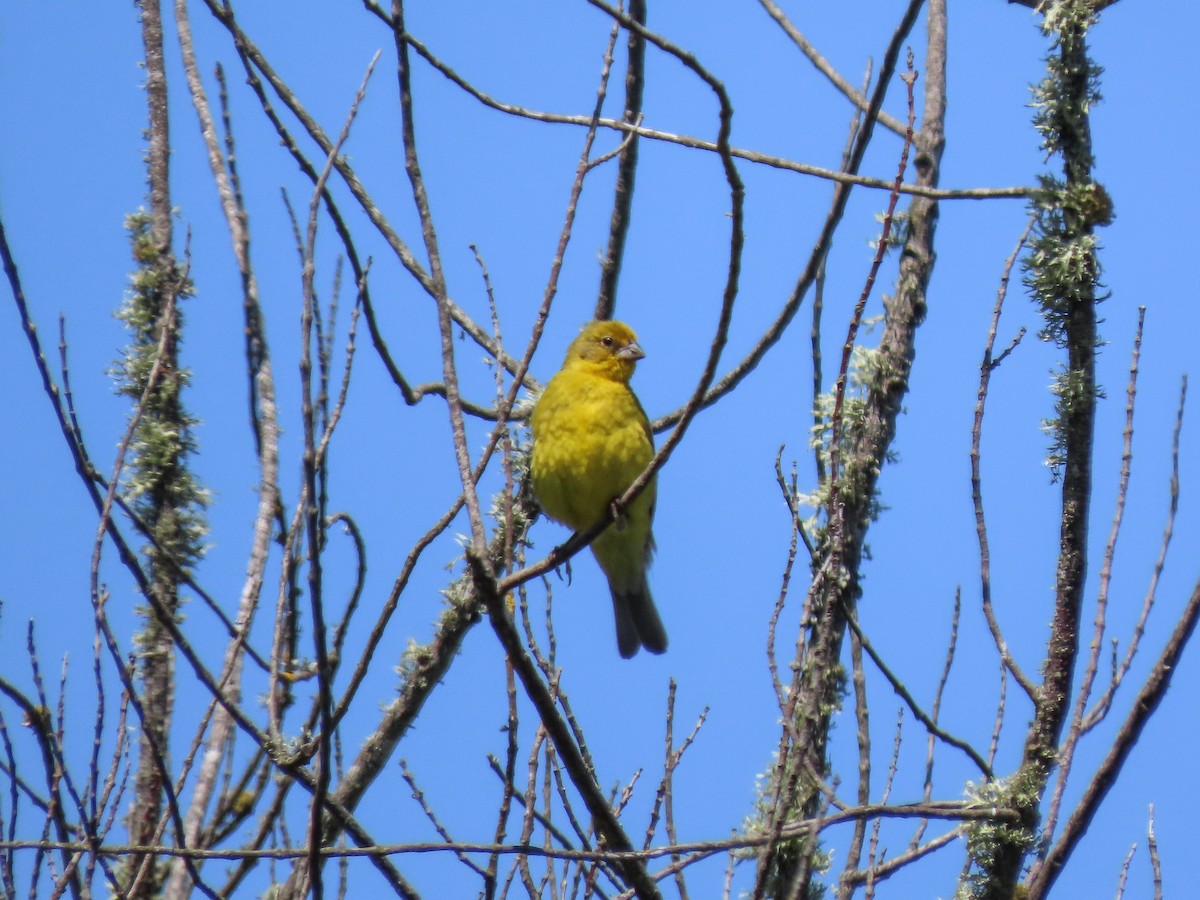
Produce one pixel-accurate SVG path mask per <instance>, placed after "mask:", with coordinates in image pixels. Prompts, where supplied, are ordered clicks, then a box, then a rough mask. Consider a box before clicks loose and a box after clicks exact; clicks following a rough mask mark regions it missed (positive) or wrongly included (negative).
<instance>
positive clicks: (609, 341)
mask: <svg viewBox="0 0 1200 900" xmlns="http://www.w3.org/2000/svg"><path fill="white" fill-rule="evenodd" d="M600 343H602V344H603V345H604V346H605V347H611V346H612V345H613V339H612V338H611V337H602V338H600Z"/></svg>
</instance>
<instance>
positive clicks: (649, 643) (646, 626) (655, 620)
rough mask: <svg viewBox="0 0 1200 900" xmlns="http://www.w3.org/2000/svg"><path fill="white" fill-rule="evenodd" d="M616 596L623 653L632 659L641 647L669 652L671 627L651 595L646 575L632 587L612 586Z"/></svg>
mask: <svg viewBox="0 0 1200 900" xmlns="http://www.w3.org/2000/svg"><path fill="white" fill-rule="evenodd" d="M610 586H611V585H610ZM612 598H613V615H614V616H615V618H616V621H617V649H618V650H619V651H620V653H621V656H623V657H625V658H626V659H628V658H629V657H631V656H633V655H634V654H635V653H637V652H638V649H639V648H641V647H645V648H646V649H647V650H649V651H650V652H651V653H665V652H666V650H667V629H666V628H664V627H663V623H662V619H661V618H659V615H658V610H657V609H655V607H654V598H653V597H651V596H650V588H649V586H647V584H646V581H645V579H644V578H643V579H642V580H641V583H640V584H638V585H636V586H634V587H632V588H629V589H625V590H618V589H616V588H615V587H614V588H612Z"/></svg>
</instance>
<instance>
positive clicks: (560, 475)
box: [531, 321, 667, 658]
mask: <svg viewBox="0 0 1200 900" xmlns="http://www.w3.org/2000/svg"><path fill="white" fill-rule="evenodd" d="M645 355H646V354H645V353H643V352H642V348H641V347H640V346H638V342H637V335H635V334H634V333H633V329H632V328H630V327H629V326H628V325H625V324H624V323H622V322H608V321H596V322H589V323H588V324H587V325H585V326H584V327H583V330H582V331H581V332H580V333H579V337H577V338H575V340H574V341H572V342H571V346H570V347H568V348H567V357H566V359H565V360H563V366H562V369H560V370H559V372H558V374H557V375H555V376H554V377H553V378H551V379H550V383H549V384H547V385H546V389H545V390H544V391H543V392H542V396H541V397H540V398H539V399H538V402H537V406H536V407H534V410H533V419H532V422H531V424H532V427H533V461H532V464H531V470H532V476H533V492H534V494H535V495H536V496H537V499H538V503H540V504H541V506H542V510H543V511H544V512H545V513H546V515H548V516H549V517H550V518H552V519H556V520H557V521H559V522H562V523H563V524H564V525H567V526H569V527H570V528H573V529H574V530H575V531H583V530H585V529H587V528H590V527H591V526H593V525H595V524H596V523H597V522H599V521H600V520H601V519H602V518H603V517H605V516H607V515H608V513H609V509H610V508H611V506H612V502H613V501H614V500H616V499H617V498H618V497H620V496H621V494H623V493H624V492H625V489H626V488H628V487H629V485H631V484H632V483H633V481H634V479H636V478H637V477H638V476H639V475H641V474H642V471H643V470H644V469H645V468H646V466H647V465H648V464H649V462H650V460H651V459H652V458H653V456H654V436H653V434H652V433H651V431H650V420H649V419H648V418H647V417H646V413H645V410H643V409H642V405H641V404H640V403H639V402H638V399H637V397H635V396H634V393H633V391H632V390H631V389H630V387H629V379H630V378H631V377H632V376H633V370H634V367H635V366H636V365H637V361H638V360H639V359H641V358H642V357H643V356H645ZM654 496H655V482H654V481H651V482H650V483H649V484H648V485H646V489H645V490H644V491H642V492H641V493H640V494H638V496H637V498H636V499H635V500H634V501H633V502H632V503H631V504H629V508H628V509H626V510H625V511H624V514H623V515H622V517H621V518H620V519H619V520H618V521H616V522H614V523H613V524H612V525H611V526H609V527H608V528H606V529H605V530H604V531H602V532H601V533H600V535H599V536H598V537H597V538H596V539H595V540H594V541H592V545H591V546H592V553H593V554H595V557H596V561H597V562H598V563H600V568H601V569H603V570H604V574H605V575H607V576H608V586H609V588H610V589H611V591H612V600H613V613H614V614H615V615H616V620H617V648H618V649H619V650H620V651H621V655H622V656H624V657H626V658H629V657H631V656H633V655H634V654H635V653H637V652H638V649H639V648H640V647H645V648H646V649H647V650H649V651H650V652H651V653H662V652H663V651H665V650H666V649H667V632H666V630H665V629H664V628H663V623H662V619H660V618H659V616H658V611H657V610H656V609H655V608H654V600H653V599H652V598H651V596H650V588H649V586H648V585H647V584H646V567H647V566H648V565H649V564H650V557H651V555H652V554H653V553H654V536H653V535H652V534H651V533H650V522H651V520H652V519H653V518H654Z"/></svg>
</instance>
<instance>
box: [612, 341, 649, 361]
mask: <svg viewBox="0 0 1200 900" xmlns="http://www.w3.org/2000/svg"><path fill="white" fill-rule="evenodd" d="M645 356H646V351H645V350H643V349H642V348H641V346H640V345H639V344H638V342H637V341H630V342H629V343H628V344H626V345H625V346H624V347H622V348H621V349H620V350H618V351H617V359H624V360H628V361H629V362H637V361H638V360H639V359H643V358H644V357H645Z"/></svg>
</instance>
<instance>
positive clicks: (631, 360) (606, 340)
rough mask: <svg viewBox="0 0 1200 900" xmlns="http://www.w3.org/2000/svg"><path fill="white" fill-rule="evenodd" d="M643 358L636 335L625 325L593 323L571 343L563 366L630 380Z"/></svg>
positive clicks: (619, 379) (606, 322) (604, 322)
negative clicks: (582, 368) (584, 368)
mask: <svg viewBox="0 0 1200 900" xmlns="http://www.w3.org/2000/svg"><path fill="white" fill-rule="evenodd" d="M645 355H646V354H645V352H644V351H643V350H642V348H641V346H640V345H639V344H638V342H637V335H636V334H634V333H633V329H632V328H630V327H629V326H628V325H626V324H625V323H624V322H614V321H595V322H589V323H588V324H587V325H584V326H583V330H582V331H580V332H579V337H577V338H575V340H573V341H572V342H571V346H570V347H568V348H567V358H566V360H565V361H564V362H563V367H564V368H566V367H568V366H585V367H587V368H588V369H592V370H594V371H595V372H596V373H597V374H599V375H603V376H605V377H606V378H612V379H614V380H617V381H629V379H630V377H631V376H632V375H633V370H634V367H635V366H636V365H637V361H638V360H639V359H641V358H642V357H644V356H645Z"/></svg>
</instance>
